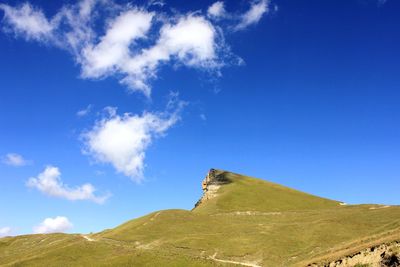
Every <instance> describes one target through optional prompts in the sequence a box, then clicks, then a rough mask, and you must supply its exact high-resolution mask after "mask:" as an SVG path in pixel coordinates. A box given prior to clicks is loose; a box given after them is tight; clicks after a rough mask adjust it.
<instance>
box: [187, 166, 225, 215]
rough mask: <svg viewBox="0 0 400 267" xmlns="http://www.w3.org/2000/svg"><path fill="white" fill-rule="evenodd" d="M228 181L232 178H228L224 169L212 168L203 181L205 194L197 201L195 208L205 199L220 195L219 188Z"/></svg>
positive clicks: (202, 185)
mask: <svg viewBox="0 0 400 267" xmlns="http://www.w3.org/2000/svg"><path fill="white" fill-rule="evenodd" d="M227 183H230V180H229V179H228V178H226V176H225V172H224V171H220V170H216V169H210V170H209V172H208V173H207V175H206V177H205V178H204V180H203V181H202V183H201V187H202V189H203V196H202V198H201V199H200V200H199V201H197V203H196V204H195V208H196V207H198V206H199V205H201V204H202V203H204V202H205V201H207V200H209V199H211V198H214V197H216V196H217V195H218V194H217V192H218V189H219V188H220V187H221V185H223V184H227Z"/></svg>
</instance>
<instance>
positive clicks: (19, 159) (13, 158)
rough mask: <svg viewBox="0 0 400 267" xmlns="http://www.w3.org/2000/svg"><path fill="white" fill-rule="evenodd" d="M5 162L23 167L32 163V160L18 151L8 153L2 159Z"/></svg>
mask: <svg viewBox="0 0 400 267" xmlns="http://www.w3.org/2000/svg"><path fill="white" fill-rule="evenodd" d="M1 161H2V162H3V163H4V164H7V165H10V166H14V167H21V166H26V165H29V164H31V163H32V162H31V161H30V160H26V159H24V157H23V156H21V155H19V154H16V153H8V154H7V155H5V156H4V157H3V158H2V160H1Z"/></svg>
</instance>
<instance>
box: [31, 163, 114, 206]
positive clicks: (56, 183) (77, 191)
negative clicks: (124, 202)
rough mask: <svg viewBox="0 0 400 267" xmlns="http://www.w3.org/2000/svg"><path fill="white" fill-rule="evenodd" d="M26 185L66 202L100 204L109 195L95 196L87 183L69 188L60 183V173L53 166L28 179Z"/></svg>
mask: <svg viewBox="0 0 400 267" xmlns="http://www.w3.org/2000/svg"><path fill="white" fill-rule="evenodd" d="M26 184H27V186H28V187H31V188H35V189H37V190H39V191H40V192H42V193H43V194H45V195H48V196H52V197H59V198H64V199H68V200H89V201H93V202H95V203H98V204H102V203H104V202H105V201H106V200H107V199H108V198H109V197H110V195H109V194H107V195H103V196H96V195H95V191H96V189H95V188H94V186H93V185H91V184H88V183H87V184H84V185H81V186H78V187H75V188H70V187H69V186H68V185H66V184H64V183H63V182H62V181H61V172H60V170H59V169H58V168H57V167H54V166H47V167H46V168H45V170H44V171H43V172H41V173H40V174H39V175H38V176H37V177H32V178H29V180H28V182H27V183H26Z"/></svg>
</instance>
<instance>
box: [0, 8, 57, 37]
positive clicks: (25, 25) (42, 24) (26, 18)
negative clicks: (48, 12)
mask: <svg viewBox="0 0 400 267" xmlns="http://www.w3.org/2000/svg"><path fill="white" fill-rule="evenodd" d="M0 10H3V11H4V18H5V22H6V23H7V24H8V26H10V27H12V28H13V29H14V31H15V32H16V33H18V34H21V35H23V36H25V37H26V38H27V39H36V40H43V39H47V38H49V37H50V36H51V35H52V31H53V30H54V27H55V25H53V24H52V23H51V22H50V21H48V20H47V19H46V17H45V15H44V14H43V12H42V11H41V10H39V9H35V8H33V7H32V6H31V5H30V4H29V3H24V4H22V5H20V6H18V7H16V8H13V7H11V6H8V5H6V4H0Z"/></svg>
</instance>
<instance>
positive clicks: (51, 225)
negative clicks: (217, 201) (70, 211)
mask: <svg viewBox="0 0 400 267" xmlns="http://www.w3.org/2000/svg"><path fill="white" fill-rule="evenodd" d="M72 227H73V225H72V223H71V222H70V221H69V220H68V218H67V217H63V216H57V217H55V218H46V219H45V220H44V221H43V222H41V223H40V224H39V225H37V226H35V227H33V233H34V234H50V233H64V232H66V231H68V230H70V229H72Z"/></svg>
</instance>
